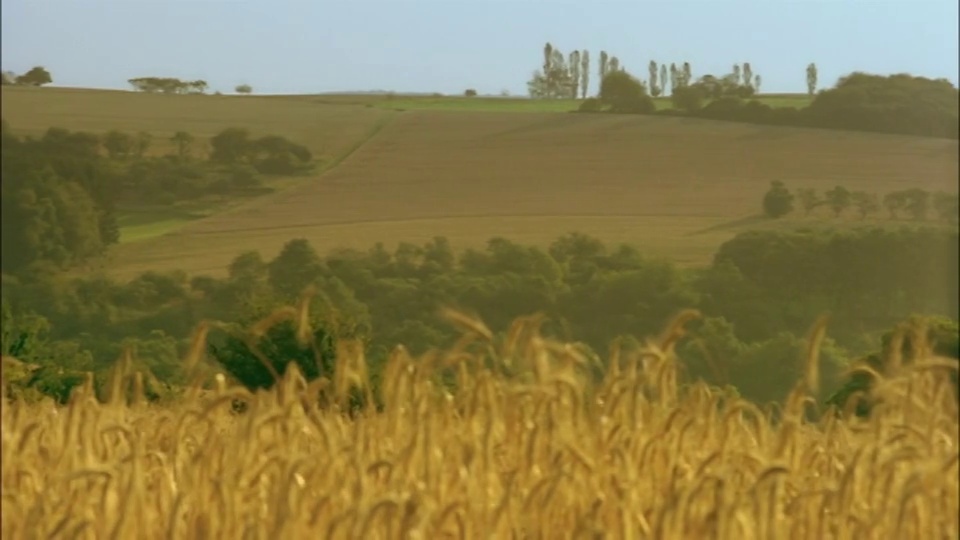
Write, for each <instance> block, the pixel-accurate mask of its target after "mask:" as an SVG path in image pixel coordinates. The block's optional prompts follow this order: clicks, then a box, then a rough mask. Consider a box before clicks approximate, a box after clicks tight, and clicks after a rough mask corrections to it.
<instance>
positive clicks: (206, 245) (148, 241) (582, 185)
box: [2, 87, 958, 278]
mask: <svg viewBox="0 0 960 540" xmlns="http://www.w3.org/2000/svg"><path fill="white" fill-rule="evenodd" d="M2 98H3V109H4V117H5V119H6V120H7V121H8V122H9V123H10V125H11V126H13V129H14V130H15V131H16V132H19V133H23V134H30V135H39V134H41V133H42V132H43V131H45V130H46V129H47V128H49V127H52V126H56V127H62V128H66V129H71V130H82V131H90V132H93V133H104V132H106V131H109V130H113V129H117V130H122V131H127V132H134V133H135V132H138V131H146V132H151V133H154V134H155V135H156V138H157V141H158V143H157V144H156V145H155V146H154V148H153V149H152V151H153V152H155V153H158V154H160V153H163V152H166V151H170V149H171V148H172V145H173V143H172V142H170V141H169V140H168V139H169V136H170V135H172V134H173V133H174V132H175V131H179V130H183V131H187V132H189V133H191V134H193V135H194V136H196V137H197V139H198V140H200V141H205V140H207V139H209V137H211V136H213V135H214V134H216V133H217V132H218V131H220V130H222V129H224V128H226V127H232V126H238V127H243V128H246V129H249V130H250V131H251V132H252V133H254V134H278V135H283V136H287V137H291V138H293V139H294V140H296V141H298V142H300V143H302V144H304V145H305V146H307V147H308V148H309V149H311V150H312V151H313V152H314V153H315V155H317V156H318V161H319V163H320V166H319V168H318V169H316V171H315V173H314V174H313V175H311V176H310V177H308V178H281V179H273V180H271V181H270V184H269V186H268V187H269V190H272V191H273V192H274V193H273V194H271V195H267V196H262V197H258V198H255V199H252V200H251V199H249V198H247V199H243V200H228V201H216V202H213V203H211V202H210V201H204V200H201V201H196V202H194V203H192V204H177V205H174V206H151V207H146V208H127V209H124V210H123V211H122V212H121V214H120V216H119V224H120V226H121V245H120V246H116V247H114V248H112V250H111V252H110V254H109V257H108V259H107V260H105V261H103V262H102V263H101V264H100V265H99V266H100V267H102V268H104V269H106V270H108V271H109V272H110V273H111V274H113V275H115V276H117V277H122V278H126V277H131V276H133V275H135V274H138V273H140V272H142V271H146V270H166V269H182V270H186V271H187V272H189V273H197V272H203V273H213V274H217V273H220V272H222V271H223V270H224V267H225V265H226V264H227V263H228V262H229V261H230V260H231V259H232V257H234V256H235V255H236V254H237V252H238V251H241V250H244V249H258V250H261V251H262V252H263V253H264V254H265V255H268V256H272V255H273V254H275V253H276V252H277V251H278V250H279V248H280V246H281V245H282V244H283V243H284V242H285V241H286V240H288V239H289V238H291V237H294V236H297V237H304V238H307V239H309V240H310V241H311V242H313V243H314V245H316V246H317V247H318V249H320V250H322V251H325V250H329V249H333V248H337V247H352V248H365V247H367V246H370V245H372V244H374V243H376V242H381V241H382V242H385V243H386V244H387V245H396V244H397V243H398V242H401V241H410V242H415V243H420V242H423V241H425V240H428V239H430V238H432V237H433V236H436V235H443V236H446V237H448V238H449V239H450V240H451V241H452V242H453V243H454V245H456V246H458V247H459V248H464V247H476V246H478V245H481V244H483V243H484V242H486V240H487V239H489V238H490V237H492V236H505V237H509V238H512V239H515V240H518V241H521V242H529V243H532V244H535V245H542V244H543V243H544V242H548V241H550V240H552V239H553V238H555V237H556V235H557V233H558V231H559V232H566V231H574V230H577V231H582V232H585V233H587V234H590V235H593V236H596V237H598V238H601V239H603V240H605V241H610V242H627V243H631V244H636V245H637V246H638V247H641V248H642V249H644V250H645V251H646V252H648V253H650V254H653V255H658V256H664V257H667V258H670V259H673V260H675V261H677V262H678V263H680V264H684V265H690V264H701V263H704V262H706V261H708V260H709V258H710V257H711V256H712V253H713V251H714V250H715V248H716V247H717V246H718V245H719V244H720V243H722V242H723V241H725V240H726V239H729V238H730V237H731V236H732V235H733V234H735V233H736V232H738V231H740V230H743V229H744V228H764V227H779V228H783V227H788V228H789V227H794V226H796V225H798V222H800V224H802V225H804V226H819V225H820V224H821V222H822V221H823V220H822V219H821V218H822V217H823V216H822V215H820V216H812V217H809V218H791V219H788V220H784V221H780V222H776V223H772V222H768V221H765V220H763V219H759V218H758V217H757V216H758V213H759V201H760V199H761V198H762V196H763V193H764V191H765V190H766V189H767V188H768V186H769V183H770V182H771V181H773V180H780V181H783V182H785V183H786V184H787V185H788V186H789V187H791V188H799V187H812V188H817V189H829V188H832V187H833V186H835V185H843V186H844V187H846V188H848V189H851V190H857V189H859V190H866V191H870V192H874V193H877V194H880V195H882V194H883V193H885V192H889V191H892V190H897V189H906V188H911V187H920V188H923V189H929V190H931V191H934V190H948V191H955V179H956V176H957V172H958V169H957V145H956V142H954V141H948V140H941V139H923V138H912V137H907V136H895V135H879V134H866V133H857V132H841V131H827V130H815V129H803V128H790V127H771V126H756V125H747V124H738V123H730V122H716V121H708V120H699V119H686V118H671V117H642V116H641V117H637V116H619V115H579V114H561V112H562V111H570V110H571V109H573V108H575V107H576V104H577V102H575V101H572V100H570V101H565V100H545V101H544V100H529V99H519V98H488V97H474V98H466V97H437V96H429V95H428V96H402V95H376V94H371V95H362V94H358V95H314V96H309V95H301V96H245V97H238V96H191V95H186V96H168V95H156V94H140V93H130V92H116V91H93V90H78V89H62V88H44V89H33V88H19V87H12V88H11V87H7V88H4V90H3V93H2ZM806 99H807V98H806V96H802V95H771V96H762V97H761V100H762V101H765V102H767V103H768V104H770V105H772V106H798V105H802V104H803V103H805V100H806ZM668 104H669V102H668V100H665V99H660V100H658V106H659V107H663V106H667V105H668ZM518 112H523V113H525V114H513V113H518ZM201 144H204V143H201ZM873 219H874V218H870V220H873ZM846 221H852V222H853V223H857V221H856V220H855V219H852V218H851V219H847V220H846ZM881 221H882V220H881ZM831 223H832V224H836V222H835V221H832V222H831Z"/></svg>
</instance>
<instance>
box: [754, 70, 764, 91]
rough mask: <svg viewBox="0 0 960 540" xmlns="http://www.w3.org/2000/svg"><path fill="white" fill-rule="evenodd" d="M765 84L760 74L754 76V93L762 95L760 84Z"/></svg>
mask: <svg viewBox="0 0 960 540" xmlns="http://www.w3.org/2000/svg"><path fill="white" fill-rule="evenodd" d="M761 82H763V79H761V78H760V74H759V73H757V74H756V75H754V76H753V91H754V92H755V93H757V94H759V93H760V83H761Z"/></svg>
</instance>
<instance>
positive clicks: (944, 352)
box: [826, 315, 960, 417]
mask: <svg viewBox="0 0 960 540" xmlns="http://www.w3.org/2000/svg"><path fill="white" fill-rule="evenodd" d="M895 337H899V338H900V340H901V341H900V344H901V347H900V350H899V351H895V350H894V343H895ZM918 338H920V339H918ZM920 341H923V342H925V343H926V345H927V346H928V347H930V352H931V353H932V354H934V355H937V356H940V357H946V358H952V359H955V360H960V324H958V321H957V320H956V319H951V318H948V317H925V316H918V315H912V316H910V317H908V318H907V319H905V320H904V321H902V322H900V323H899V324H897V325H896V326H895V327H894V328H892V329H890V330H888V331H887V332H885V333H884V334H883V336H882V337H881V338H880V347H879V350H878V351H875V352H873V353H871V354H868V355H866V356H865V357H863V358H862V359H861V361H860V362H861V363H864V364H866V365H867V366H869V367H871V368H872V369H874V370H877V371H879V372H880V373H881V374H884V373H885V372H886V366H887V359H889V358H891V356H892V355H893V354H898V355H899V356H900V358H901V360H902V361H906V362H911V361H915V360H926V358H922V357H918V356H919V354H920V353H919V351H918V346H919V345H920ZM950 377H951V380H952V382H953V384H954V389H955V390H956V389H957V388H958V379H957V371H952V372H951V374H950ZM873 384H874V380H873V378H872V377H871V376H870V375H868V374H866V373H864V372H855V373H854V374H853V375H852V376H850V377H848V378H847V379H846V381H845V382H844V383H843V385H842V386H841V388H839V389H838V390H837V391H836V392H834V393H833V394H832V395H831V396H830V397H829V398H827V400H826V404H827V405H833V406H836V407H837V408H838V409H839V410H843V409H844V407H845V406H846V405H847V403H848V401H849V400H850V399H851V398H852V397H853V396H854V395H855V394H857V393H862V394H864V395H863V396H861V398H860V400H859V402H858V403H857V406H856V408H854V409H853V410H854V414H856V415H857V416H861V417H865V416H868V415H869V414H870V411H871V409H872V408H873V406H874V405H875V402H874V401H873V400H871V399H870V397H869V392H870V390H871V389H872V387H873Z"/></svg>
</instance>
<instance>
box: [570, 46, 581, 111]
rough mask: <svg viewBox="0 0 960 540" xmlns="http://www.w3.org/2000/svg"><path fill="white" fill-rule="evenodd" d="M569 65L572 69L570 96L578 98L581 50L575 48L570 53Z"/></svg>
mask: <svg viewBox="0 0 960 540" xmlns="http://www.w3.org/2000/svg"><path fill="white" fill-rule="evenodd" d="M567 66H568V69H569V70H570V97H572V98H573V99H577V96H578V95H580V92H579V90H580V51H578V50H576V49H574V50H573V52H571V53H570V58H569V60H568V61H567Z"/></svg>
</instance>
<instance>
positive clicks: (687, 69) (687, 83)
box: [683, 62, 693, 87]
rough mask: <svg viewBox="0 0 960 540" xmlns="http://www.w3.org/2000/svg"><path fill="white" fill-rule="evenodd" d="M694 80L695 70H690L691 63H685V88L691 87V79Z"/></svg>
mask: <svg viewBox="0 0 960 540" xmlns="http://www.w3.org/2000/svg"><path fill="white" fill-rule="evenodd" d="M692 78H693V70H692V69H690V62H684V63H683V86H684V87H687V86H690V79H692Z"/></svg>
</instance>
